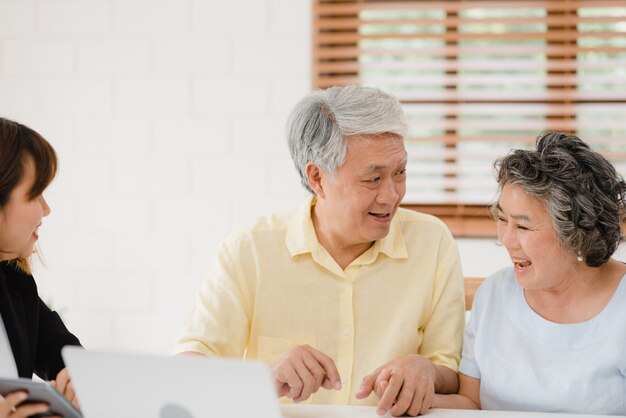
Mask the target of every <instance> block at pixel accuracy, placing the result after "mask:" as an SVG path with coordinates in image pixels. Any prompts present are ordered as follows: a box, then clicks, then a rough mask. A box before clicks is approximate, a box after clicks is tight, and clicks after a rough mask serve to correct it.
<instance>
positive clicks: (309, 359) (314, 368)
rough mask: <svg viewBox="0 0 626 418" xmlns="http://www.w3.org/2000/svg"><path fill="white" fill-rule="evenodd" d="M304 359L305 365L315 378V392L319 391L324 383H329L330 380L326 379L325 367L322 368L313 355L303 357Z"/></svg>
mask: <svg viewBox="0 0 626 418" xmlns="http://www.w3.org/2000/svg"><path fill="white" fill-rule="evenodd" d="M302 359H303V360H304V365H305V366H306V368H307V369H309V372H310V373H311V374H312V375H313V377H314V378H315V391H317V390H318V389H319V388H320V387H321V386H322V384H323V383H324V381H327V382H329V379H325V377H326V372H325V371H324V367H322V365H321V364H319V363H318V361H317V360H316V359H315V357H313V355H311V354H309V355H305V356H303V357H302ZM327 389H328V388H327Z"/></svg>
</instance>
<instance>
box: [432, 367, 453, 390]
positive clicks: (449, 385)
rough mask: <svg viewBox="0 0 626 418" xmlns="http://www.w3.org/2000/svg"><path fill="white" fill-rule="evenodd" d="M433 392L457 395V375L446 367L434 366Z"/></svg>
mask: <svg viewBox="0 0 626 418" xmlns="http://www.w3.org/2000/svg"><path fill="white" fill-rule="evenodd" d="M434 366H435V373H436V377H435V392H436V393H446V394H447V393H457V392H458V390H459V375H458V374H457V372H455V371H453V370H452V369H449V368H447V367H446V366H440V365H438V364H435V365H434Z"/></svg>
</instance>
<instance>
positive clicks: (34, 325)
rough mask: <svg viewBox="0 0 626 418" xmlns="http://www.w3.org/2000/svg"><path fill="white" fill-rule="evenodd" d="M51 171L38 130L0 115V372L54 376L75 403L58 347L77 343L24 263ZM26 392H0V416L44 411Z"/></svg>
mask: <svg viewBox="0 0 626 418" xmlns="http://www.w3.org/2000/svg"><path fill="white" fill-rule="evenodd" d="M56 170H57V157H56V153H55V151H54V149H53V148H52V146H51V145H50V144H49V143H48V142H47V141H46V140H45V139H44V138H43V137H42V136H41V135H39V134H38V133H37V132H35V131H33V130H32V129H30V128H28V127H26V126H24V125H21V124H19V123H16V122H13V121H10V120H7V119H3V118H0V315H1V317H2V320H1V321H0V377H18V376H19V377H24V378H31V377H32V376H33V373H35V374H37V375H38V376H39V377H41V378H42V379H45V380H53V379H54V380H53V385H54V386H56V387H57V389H58V390H59V391H60V392H61V393H63V394H64V395H65V396H66V397H67V398H68V399H69V400H70V401H72V402H73V403H74V404H75V405H77V401H76V399H75V394H74V390H73V388H72V385H71V382H70V381H69V377H68V375H67V371H66V369H65V366H64V364H63V360H62V358H61V348H63V347H64V346H66V345H80V342H79V341H78V339H77V338H76V337H75V336H74V335H72V334H71V333H70V332H69V331H68V330H67V328H66V327H65V325H63V322H62V321H61V318H60V317H59V316H58V315H57V314H56V312H53V311H51V310H50V309H49V308H48V307H47V306H46V305H45V304H44V303H43V301H42V300H41V299H40V298H39V295H38V294H37V287H36V285H35V281H34V279H33V276H32V275H31V273H30V262H29V258H30V257H31V256H32V255H33V253H34V252H35V244H36V242H37V239H38V230H39V227H40V226H41V224H42V220H43V218H44V217H46V216H48V214H49V213H50V208H49V207H48V204H47V203H46V201H45V199H44V197H43V194H42V193H43V191H44V190H45V189H46V187H48V185H49V184H50V182H51V181H52V179H53V178H54V176H55V174H56ZM26 396H27V395H26V393H25V392H15V393H12V394H10V395H7V396H6V398H3V397H2V396H0V418H4V417H11V418H18V417H26V416H30V415H33V414H36V413H41V412H46V411H47V410H48V407H47V405H45V404H28V405H21V404H20V403H21V402H22V401H23V400H25V399H26Z"/></svg>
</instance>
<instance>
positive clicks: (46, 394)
mask: <svg viewBox="0 0 626 418" xmlns="http://www.w3.org/2000/svg"><path fill="white" fill-rule="evenodd" d="M18 390H25V391H27V392H28V399H26V401H25V402H44V403H47V404H48V405H50V414H48V413H46V414H44V415H36V416H40V417H43V416H53V415H61V416H63V418H82V417H83V416H82V414H81V413H80V412H79V411H78V409H76V408H74V406H73V405H72V404H71V403H70V401H68V400H67V399H65V397H64V396H63V395H61V394H60V393H59V392H58V391H57V390H56V389H55V388H53V387H52V386H51V385H50V383H48V382H34V381H32V380H30V379H21V378H20V379H4V378H0V394H2V395H3V396H4V395H8V394H9V393H11V392H16V391H18Z"/></svg>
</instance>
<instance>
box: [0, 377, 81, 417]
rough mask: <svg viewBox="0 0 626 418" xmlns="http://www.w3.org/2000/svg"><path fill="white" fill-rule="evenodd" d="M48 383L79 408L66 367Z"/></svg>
mask: <svg viewBox="0 0 626 418" xmlns="http://www.w3.org/2000/svg"><path fill="white" fill-rule="evenodd" d="M50 384H51V385H52V387H54V388H55V389H56V390H58V391H59V392H60V393H61V394H62V395H63V396H65V398H66V399H67V400H68V401H70V402H71V403H72V405H74V407H75V408H76V409H80V404H79V403H78V398H77V397H76V392H75V391H74V386H73V385H72V379H71V378H70V375H69V374H68V372H67V367H66V368H64V369H63V370H61V371H60V372H59V374H58V375H57V377H56V379H55V380H53V381H51V382H50ZM0 418H1V417H0Z"/></svg>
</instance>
